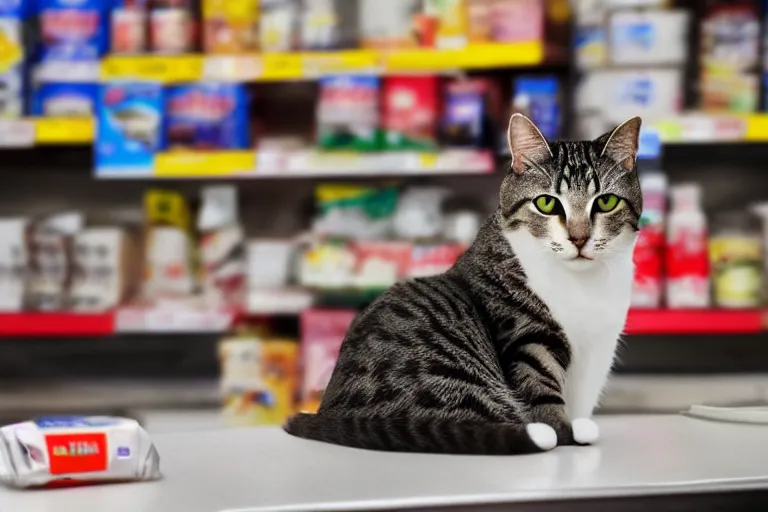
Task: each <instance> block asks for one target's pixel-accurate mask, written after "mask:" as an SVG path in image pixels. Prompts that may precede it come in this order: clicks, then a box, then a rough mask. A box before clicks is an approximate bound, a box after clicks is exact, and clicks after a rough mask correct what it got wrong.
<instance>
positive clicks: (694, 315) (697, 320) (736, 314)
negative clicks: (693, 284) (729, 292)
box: [624, 309, 766, 335]
mask: <svg viewBox="0 0 768 512" xmlns="http://www.w3.org/2000/svg"><path fill="white" fill-rule="evenodd" d="M765 317H766V313H765V312H764V311H762V310H722V309H702V310H675V309H665V310H643V309H634V310H631V311H630V312H629V315H628V316H627V324H626V327H625V330H624V332H625V334H629V335H632V334H635V335H637V334H757V333H761V332H763V331H764V330H765V327H766V325H765Z"/></svg>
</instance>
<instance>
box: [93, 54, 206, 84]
mask: <svg viewBox="0 0 768 512" xmlns="http://www.w3.org/2000/svg"><path fill="white" fill-rule="evenodd" d="M203 61H204V58H203V56H202V55H142V56H136V57H119V56H111V57H107V58H105V59H104V60H103V61H102V63H101V78H102V80H122V79H130V80H149V81H153V82H163V83H175V82H194V81H198V80H201V79H202V78H203V69H204V62H203Z"/></svg>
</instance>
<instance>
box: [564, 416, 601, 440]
mask: <svg viewBox="0 0 768 512" xmlns="http://www.w3.org/2000/svg"><path fill="white" fill-rule="evenodd" d="M571 429H572V430H573V440H574V441H576V442H577V443H579V444H593V443H596V442H597V440H598V439H600V427H598V426H597V423H595V421H594V420H593V419H591V418H578V419H575V420H573V421H572V422H571Z"/></svg>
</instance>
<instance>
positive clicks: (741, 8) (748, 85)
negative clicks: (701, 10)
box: [700, 1, 761, 112]
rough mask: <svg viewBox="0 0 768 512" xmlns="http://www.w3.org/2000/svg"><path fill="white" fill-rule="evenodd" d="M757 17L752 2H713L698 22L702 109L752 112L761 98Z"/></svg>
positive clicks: (755, 6)
mask: <svg viewBox="0 0 768 512" xmlns="http://www.w3.org/2000/svg"><path fill="white" fill-rule="evenodd" d="M760 26H761V22H760V15H759V10H758V8H757V5H756V4H755V2H749V1H737V2H732V3H730V4H726V3H715V4H713V5H712V6H711V7H710V8H709V9H708V10H707V13H706V14H705V16H704V19H703V20H702V22H701V37H700V40H701V50H700V52H701V66H700V67H701V84H700V90H701V107H702V108H703V109H705V110H727V111H731V112H753V111H755V110H756V109H757V105H758V102H759V97H760V76H759V73H758V72H757V69H758V66H759V62H760V60H759V56H760Z"/></svg>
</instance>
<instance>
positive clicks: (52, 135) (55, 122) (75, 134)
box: [34, 117, 94, 144]
mask: <svg viewBox="0 0 768 512" xmlns="http://www.w3.org/2000/svg"><path fill="white" fill-rule="evenodd" d="M34 124H35V139H36V141H37V143H38V144H86V143H89V142H93V139H94V134H93V131H94V122H93V119H92V118H90V117H83V118H66V117H40V118H37V119H35V120H34Z"/></svg>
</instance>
